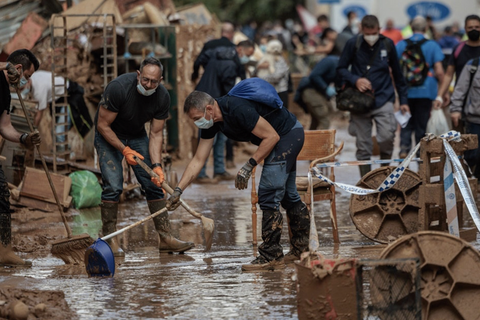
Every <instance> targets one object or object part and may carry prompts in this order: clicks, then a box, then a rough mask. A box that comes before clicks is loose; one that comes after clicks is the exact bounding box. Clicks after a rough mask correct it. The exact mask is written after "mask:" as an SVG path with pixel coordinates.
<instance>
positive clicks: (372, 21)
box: [362, 14, 380, 29]
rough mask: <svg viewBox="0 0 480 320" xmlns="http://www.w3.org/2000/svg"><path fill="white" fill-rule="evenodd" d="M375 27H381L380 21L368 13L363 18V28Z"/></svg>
mask: <svg viewBox="0 0 480 320" xmlns="http://www.w3.org/2000/svg"><path fill="white" fill-rule="evenodd" d="M363 28H367V29H373V28H380V22H378V18H377V17H376V16H374V15H373V14H368V15H366V16H365V17H363V19H362V29H363Z"/></svg>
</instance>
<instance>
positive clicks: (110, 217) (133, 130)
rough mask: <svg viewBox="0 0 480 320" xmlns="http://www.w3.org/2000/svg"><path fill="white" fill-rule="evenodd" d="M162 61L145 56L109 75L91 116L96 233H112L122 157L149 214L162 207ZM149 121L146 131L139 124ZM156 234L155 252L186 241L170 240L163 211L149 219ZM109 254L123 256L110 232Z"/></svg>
mask: <svg viewBox="0 0 480 320" xmlns="http://www.w3.org/2000/svg"><path fill="white" fill-rule="evenodd" d="M162 72H163V66H162V64H161V62H160V61H159V60H158V59H156V58H153V57H152V58H146V59H145V60H143V62H142V63H141V64H140V70H138V71H137V72H136V73H126V74H122V75H120V76H119V77H117V78H116V79H114V80H112V81H111V82H110V83H109V84H108V85H107V87H106V88H105V92H104V93H103V96H102V99H101V100H100V103H99V108H98V110H97V113H96V115H95V121H94V123H95V142H94V145H95V149H96V150H97V153H98V157H99V159H98V162H99V164H100V171H101V173H102V181H103V191H102V204H101V215H102V233H103V235H108V234H110V233H113V232H115V230H116V224H117V212H118V202H119V200H120V195H121V194H122V191H123V170H122V160H123V158H124V157H125V160H126V161H127V163H128V164H129V165H131V166H132V169H133V172H134V173H135V176H136V178H137V180H138V182H139V183H140V184H141V186H142V189H143V190H144V191H145V197H146V199H147V204H148V208H149V210H150V213H152V214H153V213H155V212H157V211H159V210H161V209H163V208H165V194H164V192H163V190H162V188H161V186H162V183H163V181H164V174H163V170H162V143H163V128H164V126H165V121H166V119H167V117H168V110H169V108H170V95H169V94H168V91H167V89H165V87H164V86H163V85H162V84H161V83H160V82H161V81H162V79H163V77H162ZM146 122H149V123H150V133H149V135H148V136H147V132H146V130H145V123H146ZM134 156H137V157H138V158H140V159H142V160H144V162H145V163H146V164H147V165H149V166H151V167H152V169H153V171H154V172H155V173H156V174H157V175H158V176H159V177H158V178H150V175H149V174H148V173H147V172H146V171H145V170H143V169H142V168H141V167H140V166H138V165H137V162H136V161H135V159H134ZM153 221H154V223H155V229H156V231H157V233H158V235H159V236H160V244H159V252H160V254H162V253H172V252H185V251H187V250H190V249H191V248H193V247H194V244H193V243H191V242H184V241H181V240H178V239H176V238H175V237H174V236H173V235H172V233H171V230H170V221H169V218H168V213H167V212H164V213H162V214H160V215H158V216H156V217H155V218H154V219H153ZM109 243H110V246H111V248H112V251H113V254H114V255H115V256H124V255H125V253H124V252H123V250H122V249H121V248H120V245H119V243H118V240H117V238H116V237H114V238H112V239H111V240H110V241H109Z"/></svg>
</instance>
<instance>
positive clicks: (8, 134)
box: [0, 124, 22, 142]
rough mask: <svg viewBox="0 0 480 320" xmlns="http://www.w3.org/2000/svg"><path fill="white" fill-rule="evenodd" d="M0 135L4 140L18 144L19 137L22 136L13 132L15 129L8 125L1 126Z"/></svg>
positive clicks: (15, 131)
mask: <svg viewBox="0 0 480 320" xmlns="http://www.w3.org/2000/svg"><path fill="white" fill-rule="evenodd" d="M0 135H1V136H2V137H3V138H4V139H5V140H8V141H11V142H20V136H21V135H22V133H20V132H18V131H17V130H15V128H14V127H13V126H12V125H11V124H10V125H6V126H2V128H0Z"/></svg>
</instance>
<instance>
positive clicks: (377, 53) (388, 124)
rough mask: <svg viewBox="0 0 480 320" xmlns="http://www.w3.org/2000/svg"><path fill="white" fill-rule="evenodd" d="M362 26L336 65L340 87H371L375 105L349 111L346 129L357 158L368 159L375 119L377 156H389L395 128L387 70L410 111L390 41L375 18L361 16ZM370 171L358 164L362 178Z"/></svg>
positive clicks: (362, 89)
mask: <svg viewBox="0 0 480 320" xmlns="http://www.w3.org/2000/svg"><path fill="white" fill-rule="evenodd" d="M361 27H362V33H363V34H360V35H357V36H355V37H353V38H351V39H350V40H348V41H347V43H346V44H345V48H344V50H343V52H342V54H341V56H340V60H339V62H338V67H337V73H338V75H339V79H338V80H339V82H340V83H339V84H340V86H341V84H345V83H347V84H349V85H351V86H353V87H356V88H357V89H358V90H359V91H360V92H365V91H367V90H372V91H373V92H374V95H375V105H374V107H373V108H372V109H371V110H368V111H367V112H366V113H362V114H354V113H351V114H350V125H349V128H348V131H349V133H350V134H351V135H352V136H355V137H356V146H357V151H356V158H357V160H370V157H371V156H372V151H373V142H372V126H373V122H375V125H376V131H377V134H376V137H377V142H378V144H379V147H380V158H381V159H390V158H391V156H392V153H393V142H394V138H395V131H396V129H397V122H396V120H395V116H394V113H393V103H394V101H395V90H394V85H393V83H392V77H391V76H390V69H391V72H392V76H393V80H394V83H395V87H396V89H397V92H398V96H399V99H400V109H401V111H402V112H403V113H405V112H410V109H409V107H408V98H407V84H406V82H405V79H404V77H403V74H402V72H401V70H400V64H399V60H398V57H397V54H396V51H395V46H394V44H393V41H392V40H391V39H388V38H385V37H384V36H383V35H380V34H379V33H380V25H379V22H378V19H377V17H375V16H373V15H367V16H365V17H363V19H362V23H361ZM350 67H351V68H350ZM337 82H338V81H337ZM370 170H371V166H370V165H363V166H360V175H361V176H362V177H363V176H364V175H365V174H367V173H368V172H369V171H370Z"/></svg>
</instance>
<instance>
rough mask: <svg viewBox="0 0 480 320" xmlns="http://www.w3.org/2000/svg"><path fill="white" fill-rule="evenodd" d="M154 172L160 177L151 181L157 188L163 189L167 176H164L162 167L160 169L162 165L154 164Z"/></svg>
mask: <svg viewBox="0 0 480 320" xmlns="http://www.w3.org/2000/svg"><path fill="white" fill-rule="evenodd" d="M153 172H155V173H156V174H157V175H158V178H155V177H152V179H151V180H152V182H153V183H155V185H156V186H157V187H159V188H161V187H162V183H163V181H165V175H164V174H163V170H162V167H160V164H158V163H156V164H154V167H153Z"/></svg>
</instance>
